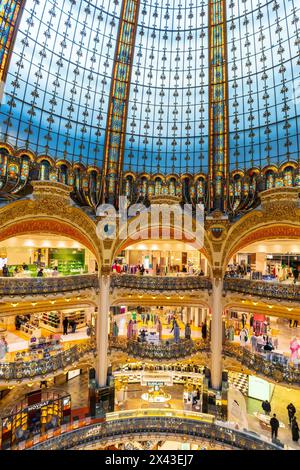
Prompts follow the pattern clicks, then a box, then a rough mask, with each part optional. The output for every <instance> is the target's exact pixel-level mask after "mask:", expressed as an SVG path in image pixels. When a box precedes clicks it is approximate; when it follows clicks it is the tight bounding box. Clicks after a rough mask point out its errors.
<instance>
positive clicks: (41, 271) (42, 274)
mask: <svg viewBox="0 0 300 470" xmlns="http://www.w3.org/2000/svg"><path fill="white" fill-rule="evenodd" d="M37 277H44V271H43V268H41V269H40V270H39V272H38V273H37Z"/></svg>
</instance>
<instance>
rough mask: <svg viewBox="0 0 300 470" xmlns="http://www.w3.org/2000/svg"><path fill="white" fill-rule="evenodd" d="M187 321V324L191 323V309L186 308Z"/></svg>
mask: <svg viewBox="0 0 300 470" xmlns="http://www.w3.org/2000/svg"><path fill="white" fill-rule="evenodd" d="M186 321H187V322H190V321H191V307H187V308H186Z"/></svg>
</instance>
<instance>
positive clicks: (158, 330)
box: [156, 319, 162, 341]
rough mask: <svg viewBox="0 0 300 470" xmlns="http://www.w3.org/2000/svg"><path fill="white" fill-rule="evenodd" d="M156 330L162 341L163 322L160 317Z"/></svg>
mask: <svg viewBox="0 0 300 470" xmlns="http://www.w3.org/2000/svg"><path fill="white" fill-rule="evenodd" d="M156 331H157V333H158V337H159V341H161V339H162V324H161V321H160V319H158V321H157V325H156Z"/></svg>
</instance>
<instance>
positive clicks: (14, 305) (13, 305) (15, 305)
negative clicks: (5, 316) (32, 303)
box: [11, 302, 19, 307]
mask: <svg viewBox="0 0 300 470" xmlns="http://www.w3.org/2000/svg"><path fill="white" fill-rule="evenodd" d="M11 305H12V307H17V305H19V302H17V303H16V304H11Z"/></svg>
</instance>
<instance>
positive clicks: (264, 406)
mask: <svg viewBox="0 0 300 470" xmlns="http://www.w3.org/2000/svg"><path fill="white" fill-rule="evenodd" d="M261 407H262V409H263V410H264V412H265V414H266V415H269V414H270V413H271V404H270V403H269V401H268V400H265V401H263V402H262V404H261Z"/></svg>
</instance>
